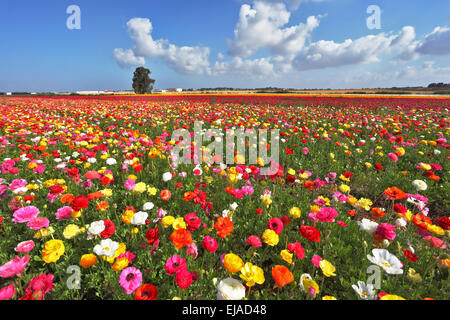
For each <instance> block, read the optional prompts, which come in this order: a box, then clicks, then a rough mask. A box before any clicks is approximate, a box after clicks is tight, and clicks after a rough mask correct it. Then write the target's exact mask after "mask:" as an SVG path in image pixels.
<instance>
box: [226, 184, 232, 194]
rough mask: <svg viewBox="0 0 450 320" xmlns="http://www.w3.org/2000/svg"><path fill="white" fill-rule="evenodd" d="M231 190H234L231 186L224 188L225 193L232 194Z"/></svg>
mask: <svg viewBox="0 0 450 320" xmlns="http://www.w3.org/2000/svg"><path fill="white" fill-rule="evenodd" d="M233 190H234V188H233V187H232V186H228V187H226V188H225V192H227V193H231V192H233Z"/></svg>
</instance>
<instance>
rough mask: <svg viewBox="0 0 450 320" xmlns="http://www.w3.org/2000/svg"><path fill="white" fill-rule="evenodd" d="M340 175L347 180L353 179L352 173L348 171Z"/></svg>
mask: <svg viewBox="0 0 450 320" xmlns="http://www.w3.org/2000/svg"><path fill="white" fill-rule="evenodd" d="M342 175H343V176H344V177H346V178H347V179H349V178H351V177H353V173H351V172H350V171H347V172H344V173H343V174H342Z"/></svg>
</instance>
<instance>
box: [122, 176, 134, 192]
mask: <svg viewBox="0 0 450 320" xmlns="http://www.w3.org/2000/svg"><path fill="white" fill-rule="evenodd" d="M135 185H136V182H135V181H134V180H133V179H128V180H127V181H125V183H124V187H125V189H127V190H128V191H131V190H133V189H134V186H135Z"/></svg>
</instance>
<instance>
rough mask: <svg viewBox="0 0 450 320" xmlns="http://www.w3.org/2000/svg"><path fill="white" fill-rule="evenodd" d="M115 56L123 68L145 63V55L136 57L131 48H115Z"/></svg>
mask: <svg viewBox="0 0 450 320" xmlns="http://www.w3.org/2000/svg"><path fill="white" fill-rule="evenodd" d="M113 57H114V59H115V60H116V61H117V63H118V64H119V66H121V67H122V68H128V67H136V66H142V65H144V64H145V59H144V58H143V57H136V56H135V55H134V52H133V50H131V49H128V50H123V49H120V48H118V49H114V51H113Z"/></svg>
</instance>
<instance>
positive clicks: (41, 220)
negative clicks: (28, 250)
mask: <svg viewBox="0 0 450 320" xmlns="http://www.w3.org/2000/svg"><path fill="white" fill-rule="evenodd" d="M49 225H50V220H48V219H47V218H45V217H35V218H33V219H31V220H30V221H28V223H27V226H28V227H29V228H30V229H33V230H39V229H42V228H47V227H48V226H49Z"/></svg>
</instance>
